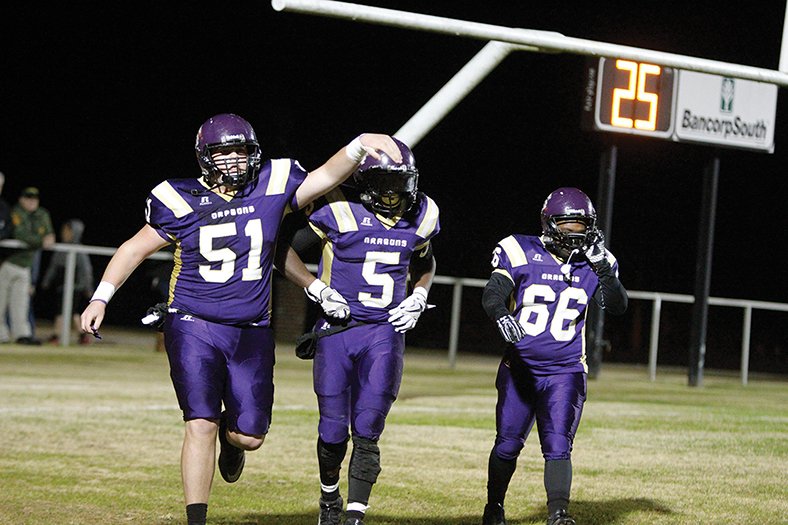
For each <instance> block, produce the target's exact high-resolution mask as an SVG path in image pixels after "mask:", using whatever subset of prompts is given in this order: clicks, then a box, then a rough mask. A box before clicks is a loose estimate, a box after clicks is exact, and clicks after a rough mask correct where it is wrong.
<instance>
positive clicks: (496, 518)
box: [482, 503, 506, 525]
mask: <svg viewBox="0 0 788 525" xmlns="http://www.w3.org/2000/svg"><path fill="white" fill-rule="evenodd" d="M482 525H506V517H505V515H504V511H503V505H501V504H500V503H488V504H487V505H485V506H484V515H483V516H482Z"/></svg>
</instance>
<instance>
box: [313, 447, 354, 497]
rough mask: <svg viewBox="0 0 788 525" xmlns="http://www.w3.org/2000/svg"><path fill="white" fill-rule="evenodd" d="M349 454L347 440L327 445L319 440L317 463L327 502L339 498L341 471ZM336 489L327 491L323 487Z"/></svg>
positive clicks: (322, 491) (323, 494)
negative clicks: (346, 455) (343, 462)
mask: <svg viewBox="0 0 788 525" xmlns="http://www.w3.org/2000/svg"><path fill="white" fill-rule="evenodd" d="M346 453H347V440H345V441H343V442H342V443H326V442H324V441H323V440H322V439H320V438H317V461H318V465H319V468H320V485H321V491H320V492H321V495H322V496H323V499H324V500H325V501H334V500H335V499H337V498H338V497H339V471H340V469H341V468H342V461H343V460H344V459H345V454H346ZM334 486H336V489H334V490H329V491H326V490H324V489H323V487H334Z"/></svg>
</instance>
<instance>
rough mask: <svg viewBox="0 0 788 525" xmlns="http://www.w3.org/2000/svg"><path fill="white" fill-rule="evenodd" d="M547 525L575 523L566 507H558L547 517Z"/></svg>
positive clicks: (571, 524) (573, 524)
mask: <svg viewBox="0 0 788 525" xmlns="http://www.w3.org/2000/svg"><path fill="white" fill-rule="evenodd" d="M547 525H577V524H576V523H575V520H574V519H572V516H570V515H569V513H568V512H567V511H566V509H558V510H557V511H555V512H553V513H552V514H550V517H549V518H547Z"/></svg>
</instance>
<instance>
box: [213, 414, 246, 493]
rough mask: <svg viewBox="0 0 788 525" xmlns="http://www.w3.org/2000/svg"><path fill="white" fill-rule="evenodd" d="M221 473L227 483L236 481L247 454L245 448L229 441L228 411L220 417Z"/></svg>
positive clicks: (242, 468)
mask: <svg viewBox="0 0 788 525" xmlns="http://www.w3.org/2000/svg"><path fill="white" fill-rule="evenodd" d="M219 445H220V449H219V473H220V474H221V475H222V478H224V481H226V482H227V483H235V482H236V481H238V478H240V477H241V472H243V470H244V463H245V461H246V455H245V453H244V451H243V449H240V448H238V447H236V446H235V445H232V444H230V442H229V441H227V413H226V412H222V417H221V418H220V419H219Z"/></svg>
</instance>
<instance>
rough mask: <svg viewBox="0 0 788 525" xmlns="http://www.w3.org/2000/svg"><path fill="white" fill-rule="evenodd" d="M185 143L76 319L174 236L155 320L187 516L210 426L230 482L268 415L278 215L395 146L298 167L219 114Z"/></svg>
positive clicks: (378, 140) (93, 312) (202, 472)
mask: <svg viewBox="0 0 788 525" xmlns="http://www.w3.org/2000/svg"><path fill="white" fill-rule="evenodd" d="M195 150H196V154H197V161H198V164H199V167H200V171H201V176H200V177H194V178H183V179H168V180H165V181H164V182H162V183H160V184H159V185H158V186H156V187H155V188H153V190H152V191H151V193H150V195H149V197H148V199H147V208H146V210H145V219H146V224H145V225H144V226H143V227H142V229H140V230H139V232H137V233H136V234H135V235H134V236H133V237H132V238H130V239H129V240H127V241H126V242H124V243H123V244H122V245H121V246H120V247H119V248H118V250H117V251H116V252H115V254H114V255H113V257H112V259H111V260H110V262H109V264H108V265H107V268H106V270H105V271H104V275H103V277H102V280H101V283H100V284H99V286H98V287H97V289H96V292H95V294H94V295H93V297H92V299H91V302H90V304H89V305H88V307H87V308H86V309H85V311H84V312H83V313H82V318H81V327H82V330H84V331H85V332H86V333H90V332H93V333H94V335H97V334H98V329H99V327H100V326H101V323H102V321H103V319H104V315H105V310H106V307H107V303H108V302H109V300H110V299H111V297H112V295H113V294H114V292H115V290H116V289H117V288H119V287H120V286H121V285H122V284H123V283H124V282H125V281H126V279H127V278H128V277H129V275H130V274H131V273H132V272H133V271H134V269H135V268H137V266H138V265H139V264H140V263H141V262H142V261H143V260H144V259H145V258H146V257H148V256H149V255H151V254H153V253H155V252H156V251H158V250H160V249H161V248H163V247H164V246H167V245H168V244H174V246H175V252H174V269H173V273H172V276H171V279H170V295H169V298H168V301H167V307H168V308H167V310H166V314H165V315H164V318H163V320H162V321H163V325H162V329H163V331H164V339H165V348H166V350H167V357H168V359H169V363H170V376H171V377H172V383H173V386H174V388H175V394H176V397H177V399H178V404H179V405H180V408H181V410H182V412H183V419H184V421H185V422H186V424H185V435H184V439H183V447H182V449H181V476H182V481H183V491H184V496H185V503H186V515H187V520H188V523H189V525H203V524H205V522H206V515H207V507H208V497H209V494H210V490H211V484H212V481H213V476H214V470H215V466H214V465H215V461H216V437H217V430H218V434H219V442H220V445H221V449H220V453H219V459H218V464H219V472H220V473H221V475H222V477H223V478H224V479H225V481H227V482H228V483H233V482H235V481H236V480H237V479H238V477H239V476H240V475H241V471H242V469H243V466H244V461H245V457H244V454H245V451H246V450H255V449H257V448H259V447H260V446H261V445H262V444H263V441H264V439H265V436H266V434H267V433H268V429H269V425H270V423H271V407H272V403H273V395H274V384H273V368H274V337H273V333H272V329H271V318H270V315H271V313H270V311H271V304H270V302H271V271H272V266H273V257H274V247H275V245H276V241H277V236H278V234H279V229H280V224H281V221H282V218H283V217H284V215H285V214H286V213H288V212H289V211H291V210H298V209H300V208H302V207H304V206H305V205H307V204H309V203H310V202H312V201H313V200H314V199H315V198H317V197H319V196H321V195H323V194H324V193H326V192H328V191H330V190H331V189H333V188H335V187H336V186H337V185H339V184H340V183H342V182H343V181H344V180H345V179H346V178H347V177H349V176H350V174H351V173H353V170H355V168H356V167H357V166H358V165H359V163H360V162H361V160H363V158H364V157H365V156H369V157H371V158H377V157H379V156H380V154H381V153H385V154H387V155H394V156H395V157H396V158H398V159H399V149H398V148H397V147H396V144H394V142H393V141H392V139H391V137H389V136H388V135H379V134H362V135H360V136H359V137H357V138H356V139H354V140H353V141H352V142H350V144H348V146H347V147H344V148H342V149H341V150H340V151H338V152H337V153H336V154H335V155H333V156H332V157H331V158H330V159H329V160H328V161H326V163H325V164H323V165H322V166H320V167H319V168H317V169H316V170H314V171H311V172H309V173H307V172H306V171H305V170H304V169H303V168H302V167H301V166H300V164H299V163H298V162H297V161H295V160H292V159H274V160H263V159H262V158H261V152H260V145H259V144H258V142H257V137H256V135H255V132H254V130H253V129H252V126H251V125H250V124H249V123H248V122H247V121H246V120H244V119H243V118H241V117H239V116H237V115H233V114H227V113H225V114H220V115H216V116H214V117H212V118H210V119H208V120H207V121H206V122H205V123H204V124H203V125H202V126H201V127H200V129H199V131H198V133H197V140H196V144H195ZM222 406H224V409H222Z"/></svg>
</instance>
